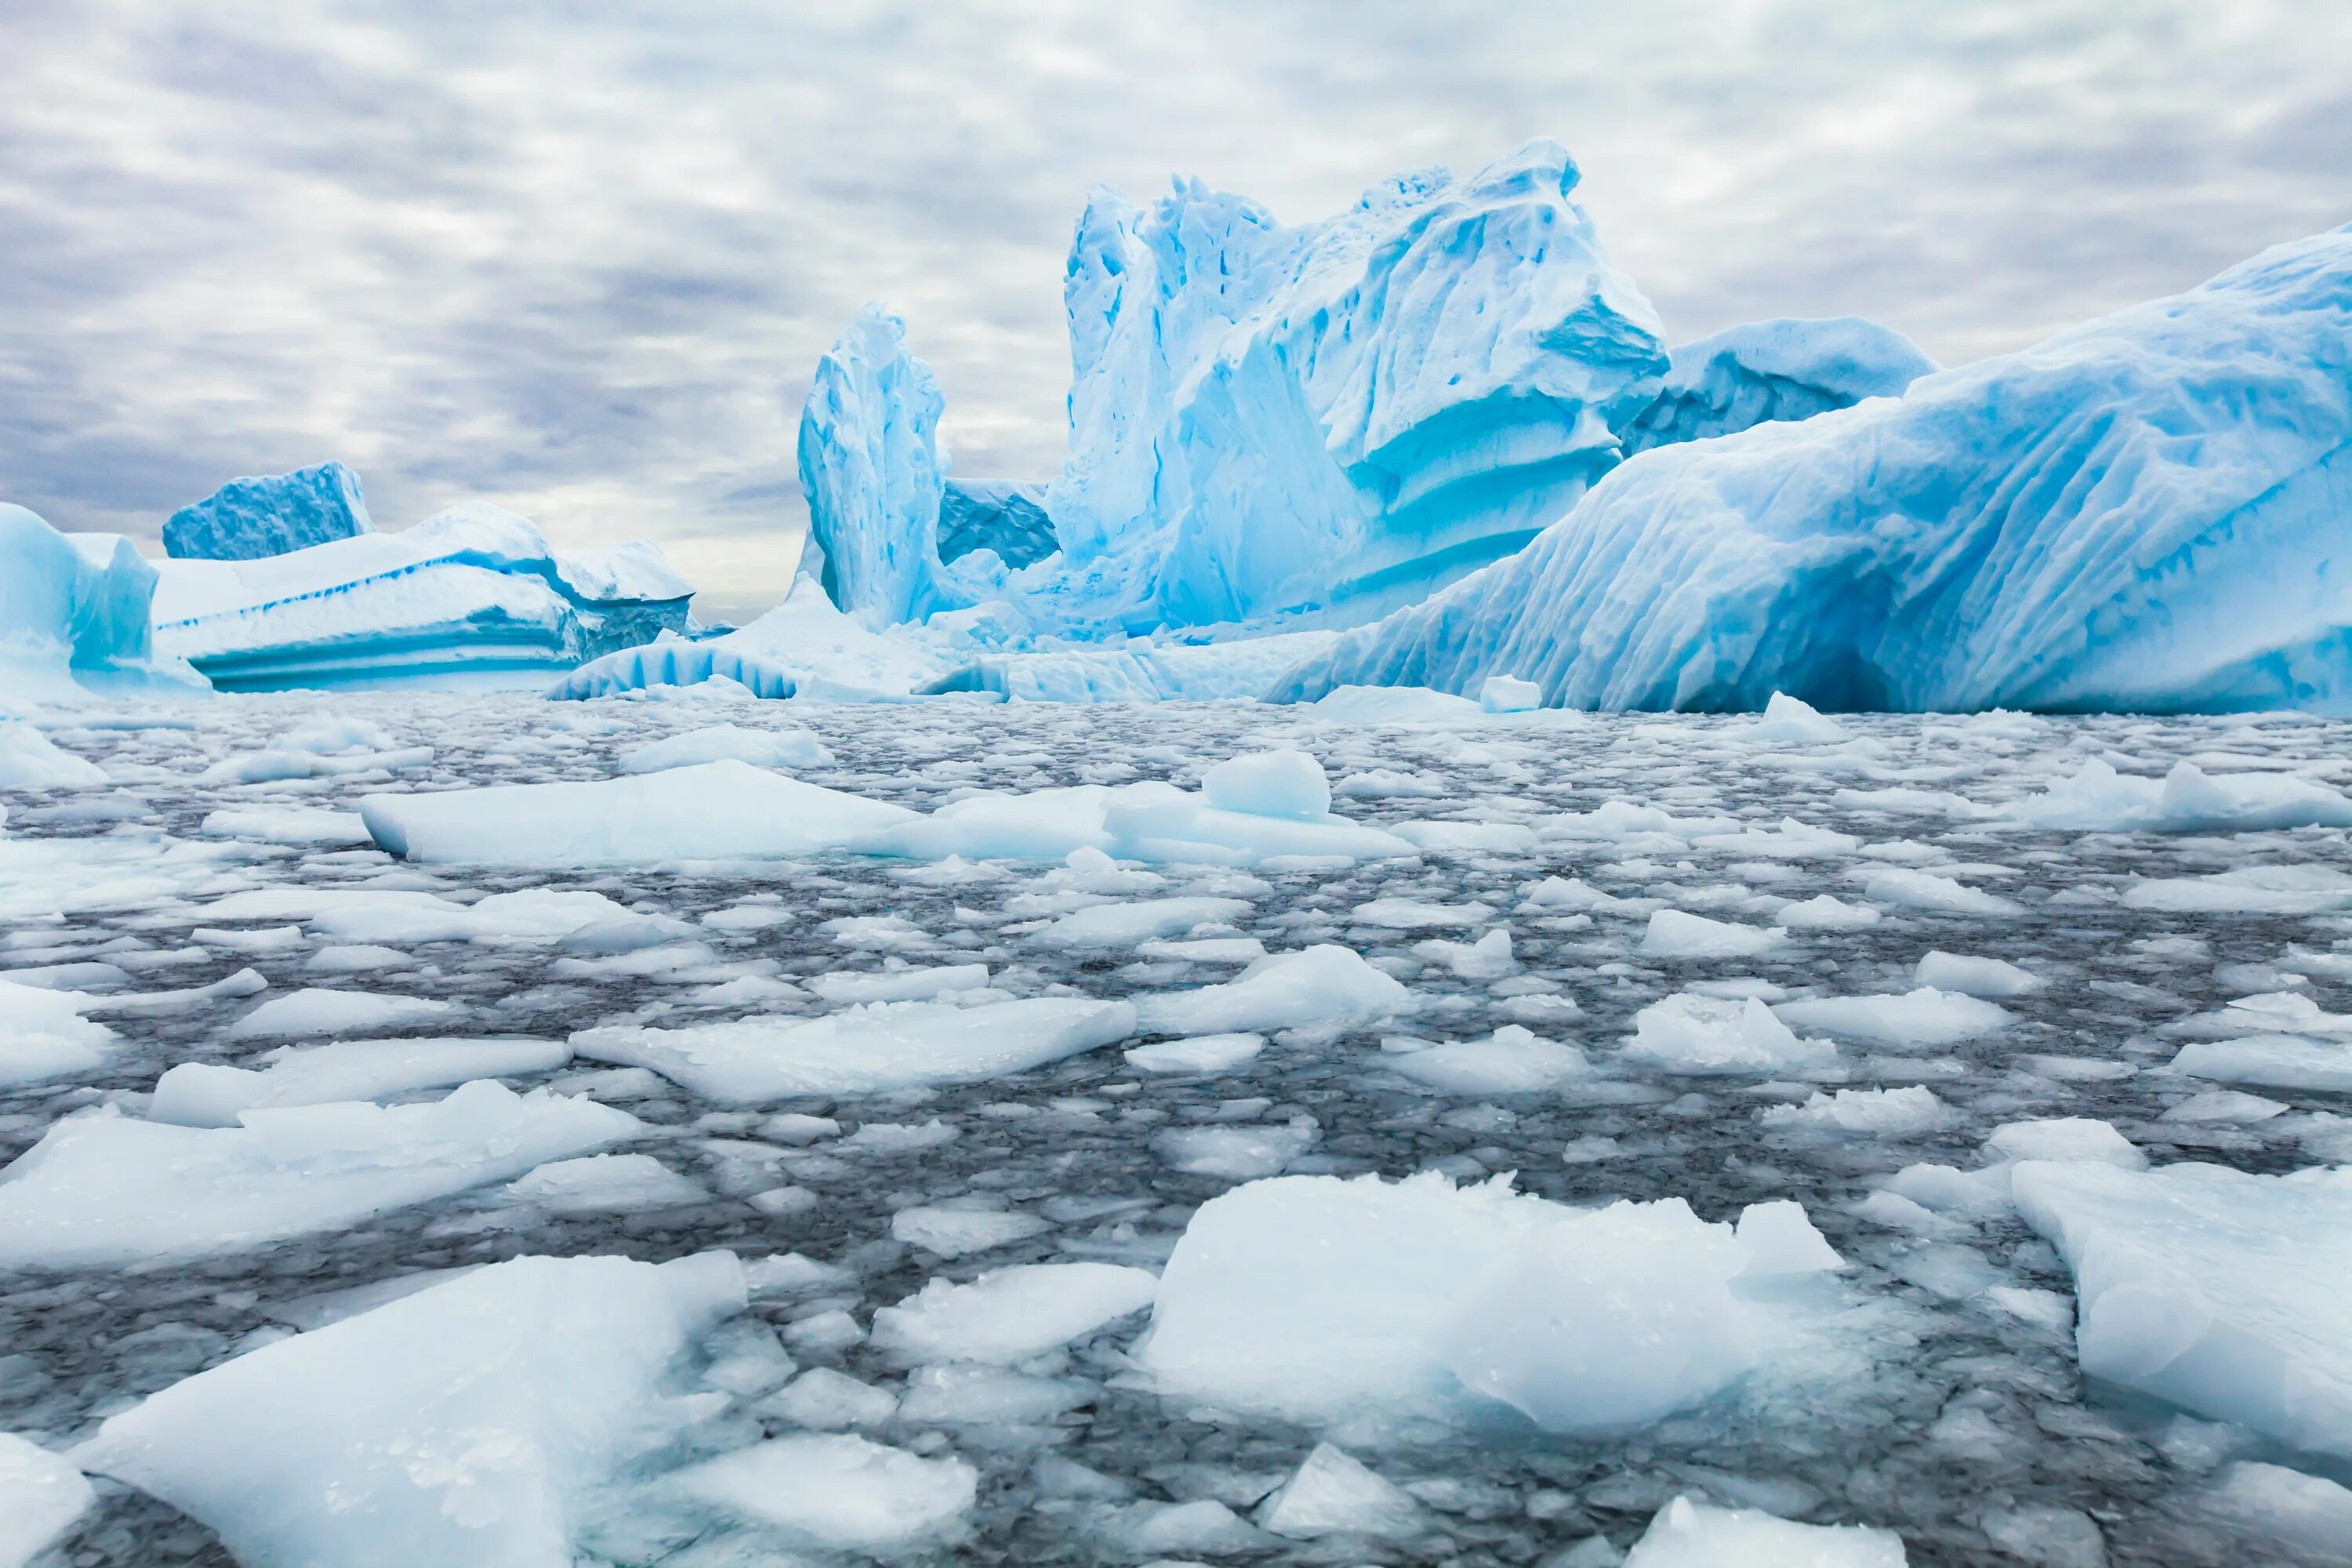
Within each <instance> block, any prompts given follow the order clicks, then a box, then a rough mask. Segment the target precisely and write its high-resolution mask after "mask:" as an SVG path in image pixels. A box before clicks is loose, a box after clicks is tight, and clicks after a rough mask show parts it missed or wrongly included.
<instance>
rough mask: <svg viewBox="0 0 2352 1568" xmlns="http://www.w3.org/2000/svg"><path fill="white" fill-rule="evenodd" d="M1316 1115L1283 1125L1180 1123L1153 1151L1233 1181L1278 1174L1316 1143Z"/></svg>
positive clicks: (1186, 1169)
mask: <svg viewBox="0 0 2352 1568" xmlns="http://www.w3.org/2000/svg"><path fill="white" fill-rule="evenodd" d="M1315 1132H1316V1126H1315V1121H1314V1119H1313V1118H1311V1117H1306V1116H1300V1117H1296V1118H1294V1119H1292V1121H1290V1122H1289V1123H1287V1124H1286V1125H1285V1126H1281V1127H1178V1128H1171V1130H1169V1131H1165V1132H1161V1133H1160V1134H1158V1135H1156V1136H1155V1137H1154V1138H1153V1139H1152V1140H1151V1149H1152V1152H1154V1153H1156V1154H1158V1155H1159V1156H1160V1159H1162V1160H1164V1161H1166V1162H1167V1163H1168V1165H1169V1166H1170V1168H1171V1169H1172V1170H1177V1171H1181V1172H1182V1173H1184V1174H1186V1175H1188V1176H1215V1177H1217V1178H1219V1179H1220V1180H1223V1181H1228V1182H1248V1181H1255V1180H1256V1179H1257V1178H1258V1177H1260V1176H1273V1175H1279V1174H1280V1173H1282V1172H1284V1171H1286V1170H1288V1169H1289V1168H1290V1163H1291V1162H1292V1161H1293V1160H1296V1159H1297V1158H1298V1157H1299V1156H1300V1155H1301V1154H1304V1153H1306V1152H1307V1150H1309V1149H1311V1148H1313V1147H1314V1145H1315Z"/></svg>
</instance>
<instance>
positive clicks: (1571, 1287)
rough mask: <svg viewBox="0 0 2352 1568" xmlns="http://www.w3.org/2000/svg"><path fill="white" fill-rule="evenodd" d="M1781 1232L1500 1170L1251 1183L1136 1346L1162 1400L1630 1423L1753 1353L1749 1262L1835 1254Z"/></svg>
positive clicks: (1176, 1277) (1315, 1414)
mask: <svg viewBox="0 0 2352 1568" xmlns="http://www.w3.org/2000/svg"><path fill="white" fill-rule="evenodd" d="M1750 1212H1751V1213H1752V1212H1754V1211H1750ZM1798 1217H1799V1218H1800V1219H1801V1215H1800V1216H1798ZM1775 1218H1776V1219H1777V1218H1778V1216H1775ZM1803 1228H1804V1229H1805V1230H1807V1231H1810V1230H1811V1226H1810V1225H1806V1226H1803ZM1785 1229H1786V1227H1784V1226H1780V1225H1776V1224H1774V1223H1770V1222H1759V1227H1758V1232H1759V1233H1758V1235H1757V1236H1756V1237H1754V1238H1753V1240H1752V1243H1751V1244H1750V1245H1748V1246H1743V1245H1742V1240H1741V1237H1740V1236H1739V1235H1738V1234H1736V1233H1735V1231H1734V1229H1733V1227H1732V1226H1723V1225H1707V1224H1705V1223H1702V1222H1701V1221H1700V1220H1699V1219H1698V1218H1697V1217H1696V1215H1693V1214H1692V1213H1691V1212H1690V1210H1689V1208H1688V1207H1687V1206H1686V1205H1684V1204H1683V1203H1682V1202H1681V1200H1679V1199H1670V1200H1667V1201H1665V1202H1662V1203H1654V1204H1618V1205H1613V1206H1612V1207H1610V1208H1607V1209H1601V1210H1578V1209H1570V1208H1568V1207H1565V1206H1563V1205H1559V1204H1553V1203H1548V1202H1546V1201H1544V1200H1543V1199H1540V1198H1536V1197H1531V1196H1526V1195H1522V1194H1516V1193H1513V1192H1512V1191H1511V1190H1510V1189H1509V1186H1508V1184H1507V1180H1505V1179H1497V1180H1496V1181H1494V1182H1489V1183H1486V1184H1482V1185H1479V1186H1475V1187H1461V1188H1456V1187H1454V1185H1453V1184H1450V1183H1449V1182H1447V1181H1446V1180H1445V1179H1444V1177H1443V1176H1440V1175H1436V1174H1433V1173H1432V1174H1423V1175H1419V1176H1414V1177H1411V1178H1409V1179H1407V1180H1405V1181H1402V1182H1395V1183H1390V1182H1383V1181H1381V1179H1379V1178H1378V1177H1373V1176H1366V1177H1360V1178H1358V1179H1356V1180H1352V1181H1339V1180H1337V1179H1335V1178H1332V1177H1328V1176H1284V1177H1277V1178H1275V1179H1272V1180H1268V1181H1261V1182H1253V1183H1251V1184H1248V1185H1246V1186H1242V1187H1237V1188H1235V1189H1234V1190H1233V1191H1231V1192H1229V1193H1226V1194H1223V1195H1221V1196H1219V1197H1217V1198H1214V1199H1212V1200H1211V1201H1210V1202H1209V1203H1207V1204H1205V1205H1202V1207H1201V1209H1200V1210H1199V1211H1198V1212H1197V1213H1196V1214H1195V1215H1193V1217H1192V1223H1191V1224H1190V1225H1189V1226H1187V1227H1186V1229H1185V1232H1184V1236H1183V1237H1182V1239H1181V1241H1179V1243H1178V1244H1177V1247H1176V1250H1175V1252H1174V1254H1173V1255H1172V1256H1171V1258H1170V1259H1169V1261H1168V1267H1167V1269H1166V1271H1165V1273H1164V1274H1163V1276H1162V1278H1161V1281H1160V1296H1159V1300H1158V1302H1157V1304H1156V1305H1155V1307H1154V1309H1153V1314H1152V1326H1151V1331H1150V1334H1149V1335H1148V1336H1146V1338H1145V1340H1144V1341H1143V1342H1142V1343H1141V1344H1140V1345H1139V1347H1138V1349H1137V1352H1136V1356H1137V1359H1138V1360H1139V1362H1140V1363H1141V1364H1142V1365H1143V1366H1144V1368H1145V1369H1146V1370H1147V1371H1149V1372H1150V1373H1151V1374H1152V1376H1153V1378H1154V1380H1155V1381H1156V1382H1157V1384H1159V1385H1160V1388H1161V1390H1162V1391H1163V1392H1164V1393H1167V1394H1173V1395H1177V1396H1181V1397H1193V1398H1199V1399H1202V1400H1206V1401H1208V1402H1210V1403H1212V1404H1213V1405H1219V1406H1223V1407H1224V1408H1228V1409H1234V1410H1243V1411H1258V1412H1266V1413H1270V1414H1275V1415H1282V1416H1284V1417H1286V1418H1292V1419H1306V1420H1327V1419H1334V1418H1338V1417H1339V1416H1342V1415H1347V1414H1349V1413H1351V1412H1355V1411H1359V1410H1362V1409H1367V1408H1371V1407H1388V1408H1401V1409H1418V1410H1424V1411H1431V1412H1443V1411H1448V1410H1459V1409H1462V1408H1464V1407H1465V1400H1468V1399H1470V1398H1472V1397H1473V1396H1474V1395H1475V1396H1483V1397H1486V1398H1492V1399H1499V1400H1502V1401H1505V1402H1507V1403H1508V1404H1511V1405H1516V1406H1517V1408H1518V1409H1519V1410H1520V1411H1521V1412H1522V1413H1523V1414H1525V1415H1528V1417H1529V1418H1531V1419H1533V1420H1535V1421H1537V1422H1538V1423H1539V1424H1541V1425H1544V1426H1547V1427H1549V1428H1552V1429H1555V1430H1563V1431H1598V1430H1605V1429H1612V1428H1622V1427H1624V1426H1637V1425H1640V1424H1643V1423H1645V1422H1648V1421H1651V1420H1654V1419H1656V1418H1657V1417H1659V1416H1661V1415H1666V1414H1668V1413H1670V1412H1671V1411H1674V1410H1676V1409H1681V1408H1685V1407H1687V1406H1689V1405H1696V1404H1698V1403H1701V1402H1703V1401H1705V1400H1707V1399H1709V1398H1712V1397H1714V1396H1716V1395H1717V1394H1720V1393H1722V1392H1723V1391H1724V1390H1726V1389H1727V1388H1728V1387H1729V1386H1730V1385H1731V1384H1733V1383H1734V1382H1736V1381H1737V1380H1738V1379H1739V1378H1740V1377H1741V1376H1743V1375H1744V1374H1746V1373H1748V1371H1749V1370H1750V1369H1751V1367H1752V1366H1753V1365H1754V1364H1755V1361H1754V1358H1755V1357H1756V1355H1757V1354H1758V1353H1759V1348H1758V1346H1759V1341H1758V1338H1757V1333H1758V1329H1759V1325H1758V1323H1757V1322H1756V1321H1751V1320H1752V1310H1751V1308H1750V1307H1749V1305H1748V1301H1747V1299H1746V1298H1745V1297H1744V1296H1743V1295H1742V1294H1741V1293H1740V1290H1739V1289H1738V1288H1737V1287H1736V1286H1735V1281H1737V1280H1738V1279H1740V1277H1741V1276H1742V1275H1743V1273H1744V1272H1746V1271H1747V1270H1748V1267H1749V1266H1750V1264H1751V1263H1756V1264H1759V1266H1760V1268H1761V1270H1762V1271H1764V1272H1769V1273H1774V1274H1779V1273H1784V1272H1786V1271H1788V1270H1790V1268H1820V1267H1823V1266H1824V1263H1823V1259H1824V1258H1826V1259H1827V1264H1828V1265H1829V1266H1833V1265H1834V1263H1835V1255H1834V1254H1832V1253H1830V1252H1829V1251H1828V1248H1827V1247H1825V1246H1824V1247H1821V1248H1820V1251H1819V1253H1818V1254H1815V1255H1814V1256H1813V1257H1812V1258H1811V1260H1810V1261H1808V1260H1807V1259H1806V1258H1804V1257H1803V1256H1802V1252H1803V1249H1802V1248H1801V1247H1796V1246H1793V1245H1791V1242H1792V1237H1790V1235H1788V1234H1785ZM1814 1239H1815V1240H1816V1241H1818V1237H1817V1236H1816V1237H1814ZM1403 1279H1410V1280H1413V1281H1416V1282H1417V1283H1416V1285H1415V1288H1414V1289H1409V1290H1407V1289H1398V1287H1397V1282H1398V1281H1399V1280H1403Z"/></svg>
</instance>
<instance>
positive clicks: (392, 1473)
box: [74, 1134, 744, 1568]
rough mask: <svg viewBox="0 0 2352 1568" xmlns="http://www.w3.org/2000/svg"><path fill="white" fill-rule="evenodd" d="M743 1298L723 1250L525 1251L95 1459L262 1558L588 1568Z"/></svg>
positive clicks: (111, 1446)
mask: <svg viewBox="0 0 2352 1568" xmlns="http://www.w3.org/2000/svg"><path fill="white" fill-rule="evenodd" d="M207 1136H210V1135H209V1134H207ZM743 1305H744V1295H743V1277H742V1271H741V1269H740V1268H739V1267H738V1266H737V1264H736V1262H735V1259H734V1258H732V1257H731V1256H730V1255H729V1254H726V1253H723V1252H722V1253H706V1254H703V1255H701V1256H699V1257H696V1258H681V1259H679V1260H677V1262H674V1263H665V1264H660V1265H655V1264H649V1263H638V1262H634V1261H632V1260H630V1259H627V1258H516V1259H514V1260H512V1261H511V1262H507V1263H499V1264H494V1265H492V1266H490V1267H489V1268H481V1269H478V1270H475V1271H474V1272H472V1273H469V1274H467V1275H465V1276H464V1277H462V1278H460V1279H455V1280H452V1281H450V1282H448V1283H446V1284H441V1285H436V1286H434V1287H433V1288H432V1289H425V1290H420V1291H418V1292H416V1293H415V1294H414V1295H410V1296H407V1297H404V1298H403V1299H401V1300H396V1301H394V1302H392V1303H391V1304H389V1305H387V1306H382V1307H378V1308H376V1309H375V1310H373V1311H369V1312H362V1313H361V1314H360V1315H358V1316H356V1317H352V1318H347V1319H345V1320H343V1321H341V1322H338V1323H333V1324H331V1325H329V1326H328V1327H326V1328H322V1329H318V1330H315V1331H311V1332H310V1333H306V1334H298V1335H296V1336H295V1337H293V1338H291V1339H287V1340H280V1341H278V1342H276V1343H274V1344H270V1345H267V1346H264V1347H263V1348H262V1349H259V1350H257V1351H254V1352H251V1353H249V1354H247V1355H242V1356H239V1357H237V1358H236V1360H234V1361H230V1362H227V1363H223V1364H222V1365H220V1366H216V1367H214V1368H213V1369H212V1370H210V1371H208V1372H203V1373H197V1374H196V1375H195V1376H194V1377H191V1378H188V1379H186V1380H185V1381H184V1382H181V1383H177V1384H173V1385H172V1386H171V1387H169V1388H167V1389H165V1390H163V1393H161V1394H156V1395H154V1396H153V1397H152V1398H150V1399H148V1400H146V1401H144V1402H143V1403H142V1404H140V1405H137V1406H135V1407H133V1408H132V1409H131V1410H128V1411H125V1412H124V1413H123V1414H121V1415H115V1416H112V1417H110V1418H109V1419H108V1421H107V1422H106V1424H105V1426H101V1427H100V1429H99V1432H98V1435H97V1436H95V1437H93V1438H91V1439H90V1440H89V1442H87V1443H85V1444H83V1445H82V1446H81V1447H79V1448H78V1449H76V1450H75V1453H74V1458H75V1459H76V1460H77V1461H78V1462H79V1464H80V1465H81V1466H82V1467H83V1468H85V1469H88V1470H89V1471H91V1472H92V1473H94V1474H100V1475H106V1476H111V1477H114V1478H116V1479H121V1480H124V1481H128V1482H129V1483H131V1485H133V1486H135V1487H138V1488H139V1489H142V1491H147V1492H151V1493H152V1494H153V1495H155V1496H156V1497H159V1498H162V1499H163V1500H164V1501H166V1502H168V1503H170V1504H171V1505H172V1506H173V1507H174V1508H176V1509H178V1510H181V1511H182V1512H184V1513H185V1514H187V1515H189V1516H190V1517H192V1518H194V1519H196V1520H198V1521H201V1522H203V1523H204V1524H205V1526H207V1527H208V1528H209V1529H211V1530H212V1531H214V1532H215V1533H216V1534H217V1535H218V1536H219V1537H220V1538H221V1541H222V1542H223V1543H224V1544H226V1546H227V1548H228V1550H229V1551H230V1552H233V1553H234V1554H235V1555H236V1559H237V1560H238V1561H239V1562H241V1563H334V1564H336V1565H337V1568H414V1565H415V1564H419V1563H433V1564H435V1565H436V1568H570V1564H571V1563H572V1562H573V1560H574V1554H575V1552H574V1544H573V1537H574V1532H575V1530H576V1527H577V1525H578V1523H579V1522H580V1521H581V1520H582V1519H583V1516H584V1515H586V1514H587V1513H588V1512H590V1511H591V1510H592V1509H593V1507H594V1506H595V1504H596V1502H597V1500H598V1498H599V1494H600V1492H601V1491H602V1490H603V1489H604V1487H605V1486H606V1484H607V1482H608V1480H609V1479H610V1478H611V1477H612V1475H613V1474H614V1471H615V1470H616V1469H617V1468H620V1467H621V1466H622V1465H624V1464H626V1463H629V1462H631V1461H633V1460H635V1458H636V1457H637V1456H638V1454H639V1453H640V1452H641V1451H643V1450H645V1449H647V1448H651V1447H656V1446H657V1445H658V1444H659V1443H660V1442H661V1441H662V1440H663V1439H664V1438H665V1437H666V1436H667V1435H668V1432H669V1430H670V1429H672V1428H674V1427H675V1426H677V1425H679V1424H680V1416H681V1415H682V1414H683V1412H681V1411H678V1410H677V1409H676V1408H674V1407H671V1406H667V1405H666V1404H665V1402H664V1401H663V1399H662V1398H661V1392H662V1389H661V1380H662V1377H663V1375H664V1373H666V1372H667V1370H668V1369H669V1368H670V1367H671V1365H672V1364H673V1363H675V1362H676V1361H677V1359H678V1358H679V1357H680V1356H682V1355H683V1354H684V1353H685V1352H686V1351H687V1349H688V1346H690V1345H691V1344H692V1343H693V1342H694V1341H695V1340H697V1339H698V1338H699V1337H700V1336H701V1335H702V1334H703V1333H704V1332H705V1331H707V1330H709V1328H710V1327H711V1326H712V1325H714V1324H715V1323H717V1322H719V1321H720V1320H721V1319H723V1318H725V1317H727V1316H729V1315H730V1314H732V1313H735V1312H740V1311H741V1310H742V1309H743ZM229 1434H234V1435H235V1436H234V1440H229V1438H228V1436H227V1435H229Z"/></svg>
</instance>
